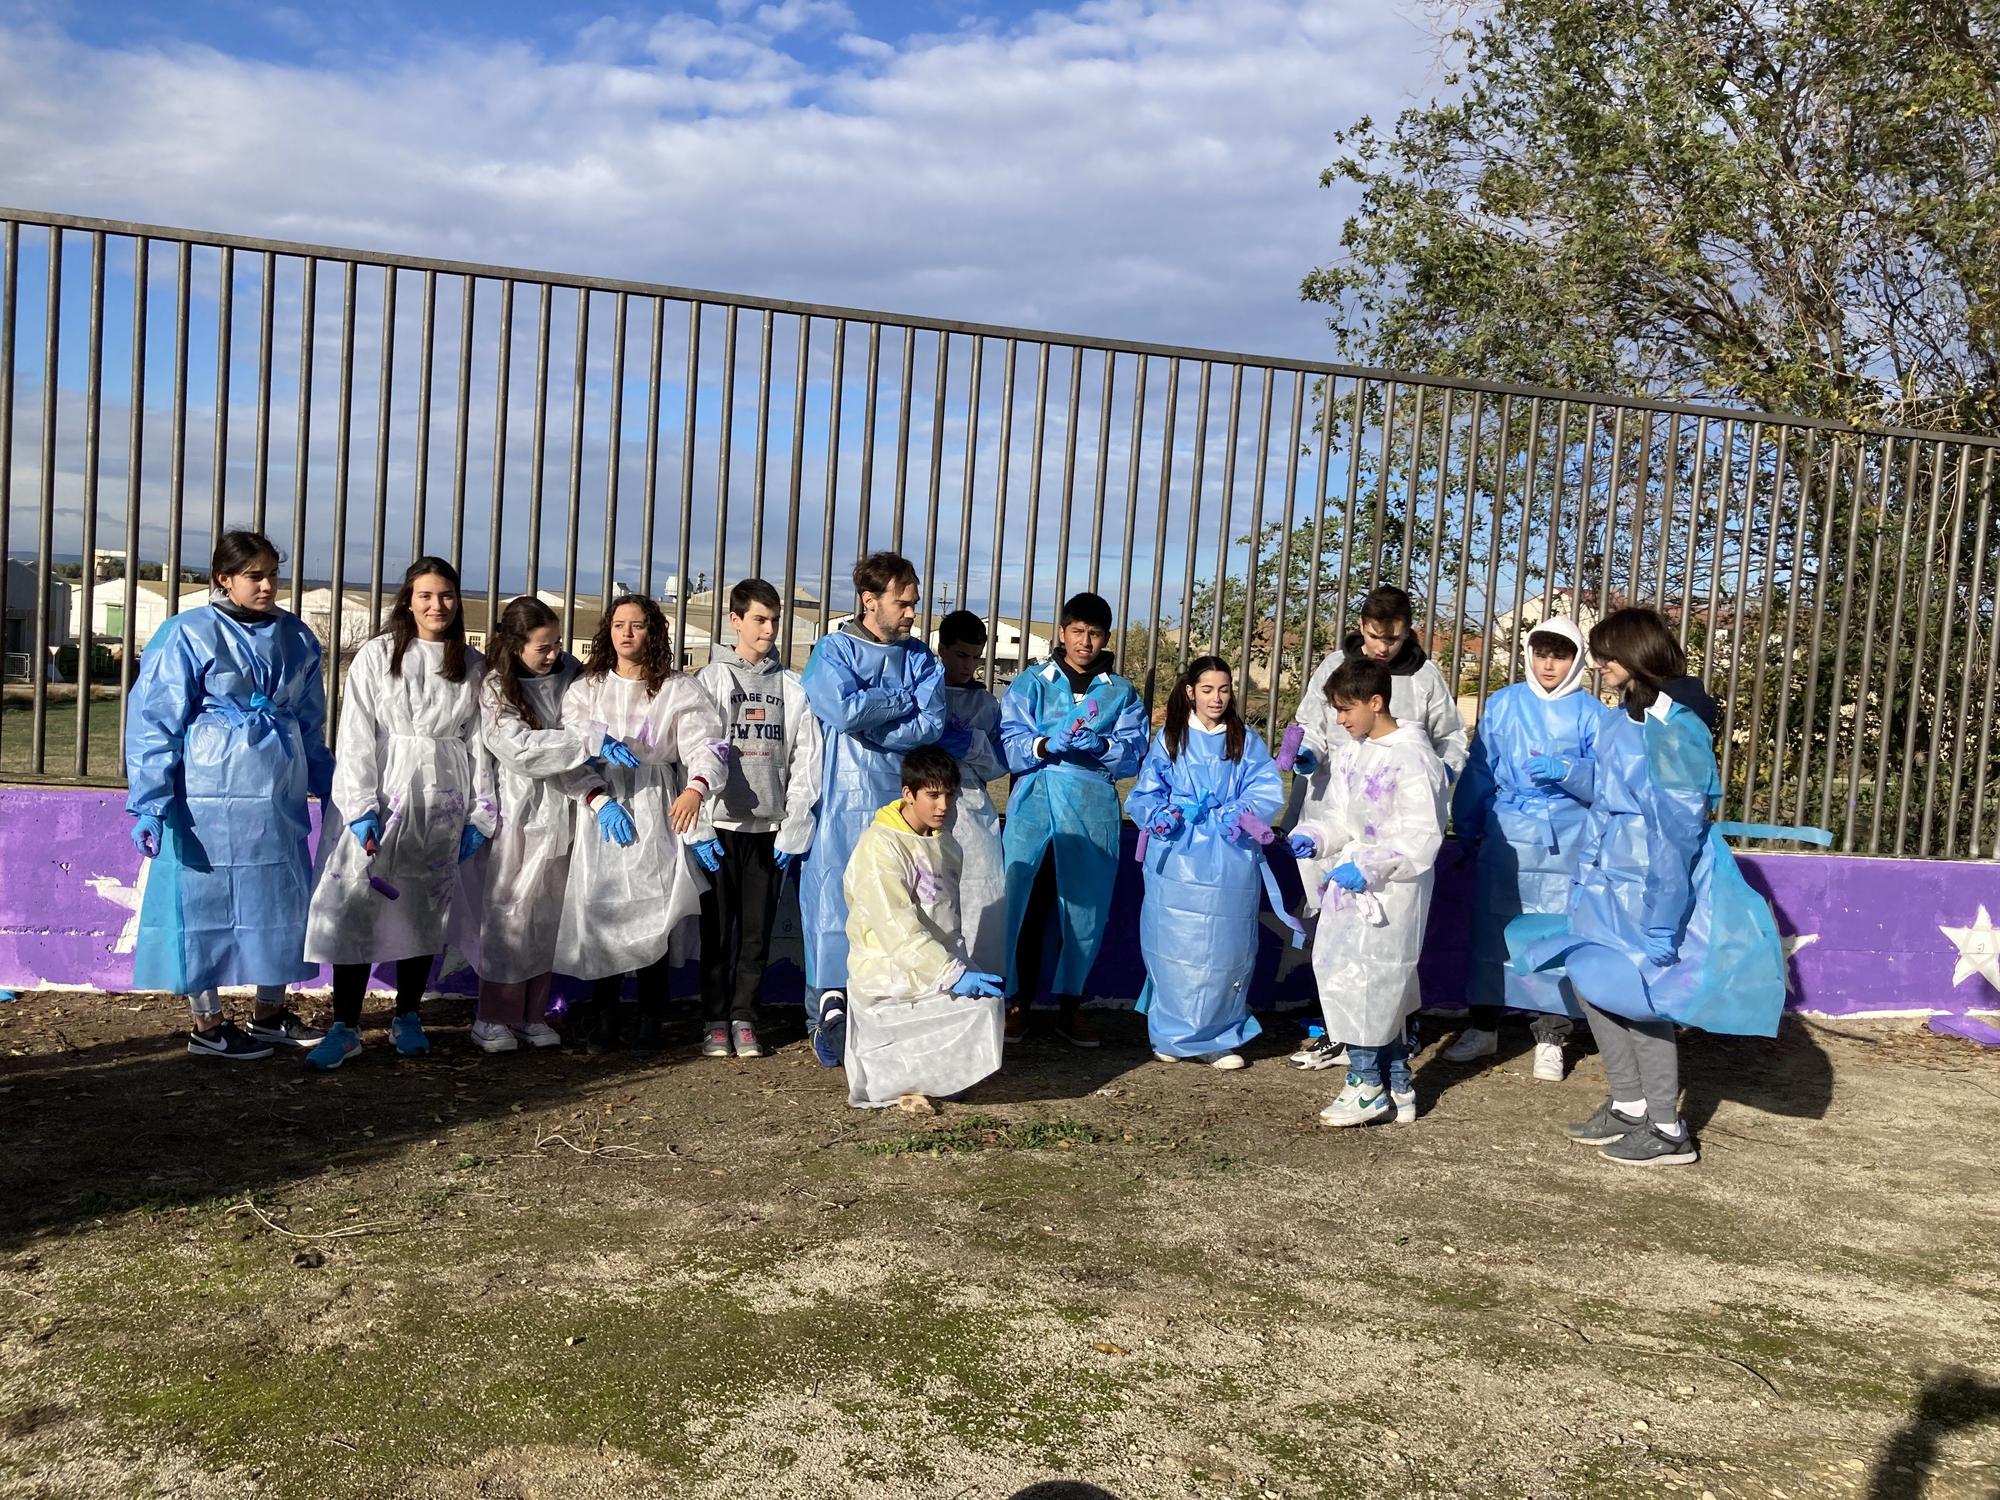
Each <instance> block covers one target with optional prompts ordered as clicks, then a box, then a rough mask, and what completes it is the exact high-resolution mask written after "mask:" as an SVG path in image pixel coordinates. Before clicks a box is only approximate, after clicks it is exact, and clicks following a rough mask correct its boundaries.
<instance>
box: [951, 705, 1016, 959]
mask: <svg viewBox="0 0 2000 1500" xmlns="http://www.w3.org/2000/svg"><path fill="white" fill-rule="evenodd" d="M944 697H945V712H946V715H947V720H946V723H947V727H949V728H963V729H968V730H970V731H971V732H972V743H971V745H969V746H968V747H967V748H966V752H965V754H963V755H961V756H960V757H959V758H958V771H959V777H958V802H957V805H955V806H954V807H953V808H952V810H951V820H950V821H949V822H947V823H946V824H945V826H944V831H945V832H946V833H948V834H950V835H951V836H952V838H953V839H954V840H955V841H956V842H957V844H958V849H959V857H960V859H961V860H962V861H963V866H962V868H961V871H960V874H959V877H958V911H959V921H960V923H961V924H962V925H963V928H964V931H965V951H966V952H967V953H968V954H970V955H971V960H972V967H973V968H975V969H978V970H979V971H980V972H982V973H985V974H1001V973H1004V972H1006V968H1007V857H1006V855H1005V854H1004V853H1002V852H1001V848H1000V814H999V813H997V812H995V811H994V810H993V797H992V794H991V793H989V792H988V791H987V789H986V784H987V783H988V782H990V781H998V780H999V779H1000V778H1001V777H1003V776H1005V775H1006V774H1007V763H1006V762H1005V761H1004V760H1002V759H1001V757H1000V703H999V700H998V699H996V698H995V697H994V696H993V695H992V694H991V693H989V692H987V691H986V689H985V688H983V687H981V686H979V684H977V683H968V684H967V685H966V686H964V687H951V686H947V687H946V688H945V690H944Z"/></svg>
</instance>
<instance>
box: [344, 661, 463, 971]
mask: <svg viewBox="0 0 2000 1500" xmlns="http://www.w3.org/2000/svg"><path fill="white" fill-rule="evenodd" d="M391 649H392V642H391V641H390V638H389V637H388V636H386V635H378V636H376V637H375V638H374V639H373V640H371V641H369V642H368V644H367V645H365V646H363V647H362V648H361V649H360V650H359V651H358V652H356V653H355V656H354V665H353V666H352V667H350V668H349V669H348V673H347V697H346V699H345V701H344V702H343V703H342V705H341V715H340V733H339V737H338V738H337V740H336V741H335V753H334V768H333V802H334V811H333V813H332V815H331V816H329V817H328V818H327V820H326V822H325V824H324V826H322V828H321V829H320V848H319V881H318V884H317V886H316V887H315V888H314V890H313V898H312V908H311V911H310V913H309V914H308V916H307V919H306V957H307V958H308V959H309V960H310V961H312V962H313V963H321V964H363V963H366V964H383V963H393V962H394V961H395V960H397V959H401V958H417V957H420V956H422V955H424V954H427V953H439V952H442V951H443V949H444V946H445V939H446V937H447V936H448V934H449V930H450V923H451V909H452V904H453V900H454V897H455V895H456V892H457V889H458V885H459V865H458V845H459V838H460V836H461V835H462V834H463V833H464V831H465V826H466V825H467V824H468V823H470V824H471V825H472V826H473V827H474V828H477V829H478V830H479V831H480V832H481V833H483V834H485V835H487V836H488V837H489V838H490V837H492V834H493V830H494V827H495V824H496V822H497V821H498V812H499V809H498V806H497V804H496V803H495V801H494V798H493V789H492V785H491V783H490V782H487V783H485V784H483V785H482V779H481V767H482V764H483V762H484V756H483V755H482V753H481V750H480V723H479V683H480V678H481V676H482V675H483V673H484V670H485V664H484V662H483V660H482V659H481V657H480V655H479V653H478V652H477V651H475V650H473V649H472V648H471V647H470V646H468V647H466V648H465V678H464V680H463V681H462V682H447V681H446V680H445V678H444V676H443V675H442V670H443V666H444V651H445V643H444V642H443V641H411V642H410V644H409V647H408V648H407V650H406V651H405V652H404V655H403V670H402V672H401V674H400V675H396V676H391V675H390V672H389V656H390V651H391ZM371 808H372V809H373V810H374V811H375V812H377V813H378V814H380V815H381V818H382V836H381V838H380V839H379V840H378V841H377V842H378V845H379V848H378V852H377V853H376V855H375V857H374V858H373V859H372V860H371V859H370V858H369V856H368V852H367V851H366V850H365V849H363V848H362V847H361V841H360V840H359V839H357V838H355V836H354V835H353V834H352V833H351V832H350V831H349V830H348V829H347V828H346V827H344V826H343V825H344V824H348V823H352V822H353V821H354V820H355V819H356V818H358V817H360V816H362V815H363V814H364V813H366V812H368V811H369V810H370V809H371ZM371 878H373V880H374V881H375V882H376V883H375V884H371V883H370V882H371ZM382 884H387V885H389V886H390V887H392V888H393V889H394V890H395V891H396V892H397V896H396V899H394V900H391V899H390V898H389V896H388V895H387V894H386V893H385V892H384V891H383V890H382V889H381V885H382Z"/></svg>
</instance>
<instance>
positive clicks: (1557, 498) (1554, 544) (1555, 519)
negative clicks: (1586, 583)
mask: <svg viewBox="0 0 2000 1500" xmlns="http://www.w3.org/2000/svg"><path fill="white" fill-rule="evenodd" d="M1549 478H1550V490H1551V494H1550V496H1549V550H1548V556H1547V561H1546V563H1545V564H1544V565H1543V568H1542V618H1543V619H1544V620H1546V619H1549V618H1551V617H1552V616H1554V615H1556V614H1558V613H1561V614H1565V615H1576V616H1577V619H1576V620H1575V621H1574V622H1573V623H1576V624H1578V625H1581V623H1582V614H1581V612H1580V611H1579V610H1577V609H1576V608H1575V607H1574V604H1575V601H1574V599H1573V598H1572V601H1571V605H1572V607H1571V608H1569V609H1565V610H1558V608H1557V605H1558V604H1559V603H1560V602H1561V601H1560V599H1559V598H1558V596H1557V594H1556V556H1557V553H1558V552H1559V550H1560V548H1561V546H1562V515H1563V491H1564V489H1565V487H1566V485H1567V483H1568V480H1569V402H1567V401H1563V402H1559V403H1558V404H1557V406H1556V441H1555V462H1554V463H1552V464H1550V465H1549ZM1573 584H1574V579H1572V585H1573ZM1570 592H1571V594H1572V595H1574V594H1575V592H1576V590H1575V588H1574V587H1573V586H1572V588H1571V590H1570Z"/></svg>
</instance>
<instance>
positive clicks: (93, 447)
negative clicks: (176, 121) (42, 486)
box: [0, 229, 130, 776]
mask: <svg viewBox="0 0 2000 1500" xmlns="http://www.w3.org/2000/svg"><path fill="white" fill-rule="evenodd" d="M88 338H89V342H88V344H87V345H86V346H85V347H86V354H85V364H84V381H83V383H84V408H83V545H82V547H81V548H80V549H79V550H80V551H81V552H82V554H83V578H82V580H81V583H82V586H81V587H80V588H79V589H78V590H77V621H76V626H75V629H76V642H77V651H76V747H75V755H74V757H73V764H72V769H73V770H74V773H75V774H76V775H78V776H88V775H89V774H90V685H91V671H90V648H91V644H92V632H91V628H90V611H91V607H92V605H93V604H94V603H95V602H96V600H95V597H94V596H95V591H96V587H97V482H98V475H99V472H100V468H101V465H100V463H99V460H100V458H101V457H102V454H103V425H104V231H103V230H101V229H98V230H93V231H92V232H91V236H90V324H89V334H88ZM4 562H5V560H4V559H0V565H4ZM127 566H128V570H129V566H130V559H129V558H128V559H127Z"/></svg>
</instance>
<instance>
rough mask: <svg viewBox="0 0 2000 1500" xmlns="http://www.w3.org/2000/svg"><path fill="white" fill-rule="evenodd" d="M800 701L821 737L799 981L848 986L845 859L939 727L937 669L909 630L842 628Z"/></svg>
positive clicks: (802, 883) (804, 880) (826, 644)
mask: <svg viewBox="0 0 2000 1500" xmlns="http://www.w3.org/2000/svg"><path fill="white" fill-rule="evenodd" d="M805 689H806V701H807V702H808V703H810V704H811V705H812V711H813V714H814V716H815V717H817V718H818V719H819V721H820V724H821V726H822V729H823V731H824V733H825V735H826V740H825V749H824V753H823V754H822V756H821V759H820V795H819V827H818V831H817V832H816V833H815V834H814V837H813V846H812V854H811V856H810V857H809V858H808V859H807V860H806V862H805V864H804V865H803V866H801V867H800V870H799V920H800V925H801V926H802V927H803V929H804V933H805V947H806V984H807V985H808V986H809V987H811V988H812V989H815V990H837V989H844V988H845V987H846V985H847V897H846V896H845V895H844V894H843V893H842V890H841V877H842V875H844V874H845V873H846V870H847V861H848V858H849V857H850V856H851V855H852V854H853V853H854V846H855V845H856V844H857V843H859V842H860V839H861V834H862V831H863V830H864V829H866V828H867V827H868V825H869V823H870V822H872V821H873V820H874V817H875V814H876V813H877V812H878V811H880V810H881V808H882V807H883V806H884V805H886V804H887V803H890V802H894V801H896V800H898V798H899V797H900V796H901V794H902V783H903V776H902V769H903V757H904V756H905V755H907V754H909V752H910V751H912V750H914V749H916V748H917V746H919V745H928V744H931V743H932V742H933V741H935V740H936V739H937V737H938V736H939V735H940V734H941V733H943V732H944V725H945V694H944V667H943V665H942V664H941V663H940V662H939V661H938V659H937V658H936V657H935V656H933V655H932V654H931V650H930V648H929V647H928V646H926V645H925V644H924V643H923V642H922V641H920V640H917V639H916V638H915V637H905V638H904V639H902V640H900V641H894V642H890V643H889V644H886V645H885V644H883V643H882V642H881V641H878V640H875V639H873V638H872V637H870V636H868V635H866V634H864V633H861V632H860V627H859V626H855V625H848V626H843V627H842V628H841V629H840V630H838V631H835V632H834V633H833V634H832V635H829V636H824V637H822V638H821V640H820V642H819V644H818V645H816V646H814V647H813V651H812V656H811V657H810V658H809V659H808V660H807V662H806V670H805Z"/></svg>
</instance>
